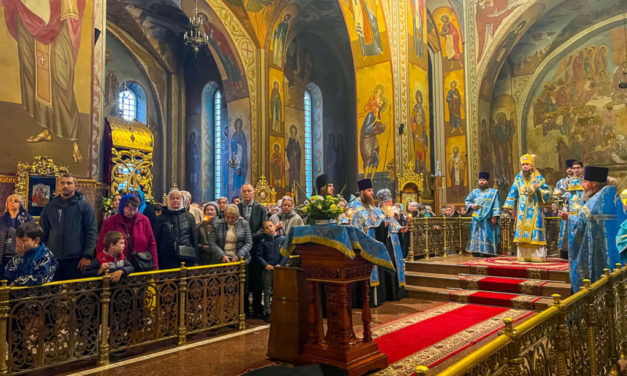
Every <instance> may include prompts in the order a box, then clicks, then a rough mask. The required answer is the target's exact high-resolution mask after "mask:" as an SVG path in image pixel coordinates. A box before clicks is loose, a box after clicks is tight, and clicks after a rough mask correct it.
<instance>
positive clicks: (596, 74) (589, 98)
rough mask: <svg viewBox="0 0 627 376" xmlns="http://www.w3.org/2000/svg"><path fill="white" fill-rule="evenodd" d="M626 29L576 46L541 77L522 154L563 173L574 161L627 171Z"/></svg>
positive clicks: (607, 30)
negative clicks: (565, 165)
mask: <svg viewBox="0 0 627 376" xmlns="http://www.w3.org/2000/svg"><path fill="white" fill-rule="evenodd" d="M624 51H625V40H624V36H623V28H622V25H621V24H618V23H615V24H614V25H605V26H603V27H601V28H599V29H597V30H596V31H594V32H591V33H590V34H589V35H587V36H586V38H585V39H584V40H577V41H574V42H572V43H571V45H570V46H569V47H568V48H566V49H565V50H564V51H562V53H560V54H558V55H557V56H555V57H554V58H553V59H552V60H551V64H547V65H546V66H545V67H546V68H545V69H544V70H543V71H542V72H539V74H538V75H537V76H535V78H536V79H535V81H534V82H533V84H532V85H531V91H530V93H529V95H528V96H527V98H526V102H525V106H524V109H523V116H522V123H523V124H522V130H521V132H522V137H523V139H522V142H523V144H522V149H523V151H525V150H535V152H536V154H537V155H538V157H537V158H536V160H537V165H538V166H542V168H544V169H553V170H562V166H563V162H564V161H565V160H566V159H569V158H575V159H581V160H582V161H583V162H584V164H586V165H590V164H592V165H600V166H608V167H611V168H612V169H618V170H621V169H627V138H626V136H625V135H627V105H626V104H625V103H626V101H627V95H626V94H625V93H624V90H622V89H619V88H618V81H619V80H620V77H621V76H622V68H621V64H624V59H625V57H624Z"/></svg>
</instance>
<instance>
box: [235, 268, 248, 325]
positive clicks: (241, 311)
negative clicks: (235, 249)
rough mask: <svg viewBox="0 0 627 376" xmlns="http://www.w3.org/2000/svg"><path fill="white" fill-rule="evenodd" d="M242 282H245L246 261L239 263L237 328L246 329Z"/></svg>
mask: <svg viewBox="0 0 627 376" xmlns="http://www.w3.org/2000/svg"><path fill="white" fill-rule="evenodd" d="M244 282H246V263H245V262H244V261H242V262H241V263H240V264H239V325H238V326H237V329H238V330H244V329H246V313H245V312H244V295H245V294H244ZM246 298H248V297H247V296H246Z"/></svg>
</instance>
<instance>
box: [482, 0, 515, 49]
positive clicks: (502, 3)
mask: <svg viewBox="0 0 627 376" xmlns="http://www.w3.org/2000/svg"><path fill="white" fill-rule="evenodd" d="M519 6H520V0H514V1H512V0H479V1H477V2H476V3H475V25H476V28H477V39H476V44H477V55H476V56H477V61H479V60H480V59H481V56H482V55H483V52H484V51H485V47H486V46H487V45H489V44H490V43H491V42H492V40H493V38H494V36H495V35H496V32H497V30H498V29H499V27H500V26H501V24H502V23H503V21H505V19H506V18H507V17H508V16H509V15H510V14H512V12H513V11H514V10H515V9H516V8H518V7H519Z"/></svg>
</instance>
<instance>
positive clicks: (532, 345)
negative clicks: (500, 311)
mask: <svg viewBox="0 0 627 376" xmlns="http://www.w3.org/2000/svg"><path fill="white" fill-rule="evenodd" d="M626 283H627V267H623V268H622V269H620V264H618V265H617V267H616V269H614V272H612V273H610V270H609V269H606V272H605V275H604V276H603V277H602V278H601V279H600V280H598V281H597V282H595V283H594V284H592V285H590V281H589V280H584V287H583V288H582V290H581V291H579V292H578V293H577V294H575V295H572V296H570V297H569V298H567V299H565V300H563V301H562V300H560V296H559V295H558V294H555V295H553V300H554V303H553V305H552V306H551V307H549V308H548V309H546V310H544V311H543V312H541V313H539V314H538V315H536V316H534V317H532V318H530V319H529V320H527V321H525V322H523V323H522V324H520V325H518V326H517V327H513V325H512V323H513V320H512V319H510V318H506V319H505V320H504V324H505V328H504V329H503V330H502V331H501V332H500V333H499V336H498V337H497V338H496V339H494V340H493V341H491V342H489V343H487V344H486V345H485V346H483V347H481V348H479V349H478V350H476V351H474V352H473V353H471V354H470V355H468V356H466V357H465V358H463V359H461V360H460V361H458V362H457V363H455V365H453V366H451V367H449V368H447V369H446V370H444V371H442V372H441V373H439V374H438V375H439V376H459V375H471V376H474V375H477V376H479V375H481V376H486V375H558V376H566V375H581V376H584V375H586V376H590V375H593V376H596V375H603V376H605V375H610V374H612V375H617V374H618V360H619V359H621V358H622V359H624V358H625V356H626V355H627V353H626V351H627V286H626ZM415 371H416V375H428V374H429V371H428V368H427V367H425V366H418V367H416V369H415Z"/></svg>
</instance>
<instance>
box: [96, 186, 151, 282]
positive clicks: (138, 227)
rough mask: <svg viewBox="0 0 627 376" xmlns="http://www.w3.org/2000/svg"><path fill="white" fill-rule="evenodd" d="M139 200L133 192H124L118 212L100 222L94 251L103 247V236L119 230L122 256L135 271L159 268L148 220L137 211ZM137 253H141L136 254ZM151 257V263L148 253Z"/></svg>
mask: <svg viewBox="0 0 627 376" xmlns="http://www.w3.org/2000/svg"><path fill="white" fill-rule="evenodd" d="M140 207H141V202H140V200H139V198H137V196H136V195H135V194H133V193H129V194H126V195H124V196H123V197H122V199H120V205H119V206H118V213H117V214H114V215H112V216H111V217H109V218H107V219H106V220H105V221H104V223H103V224H102V228H101V229H100V235H99V236H98V245H97V249H96V251H98V252H100V251H102V250H103V249H104V238H105V235H106V234H107V232H109V231H119V232H121V233H122V234H124V240H125V242H124V252H123V254H124V258H125V259H127V260H129V261H130V262H131V264H133V267H134V269H135V271H137V272H141V271H147V270H158V269H159V257H158V254H157V243H156V241H155V237H154V235H153V232H152V227H151V226H150V220H149V219H148V217H146V216H145V215H143V214H141V213H140V212H139V208H140ZM138 253H142V254H140V255H137V254H138ZM145 253H148V254H150V256H151V258H152V265H150V260H149V257H148V255H146V254H145Z"/></svg>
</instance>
